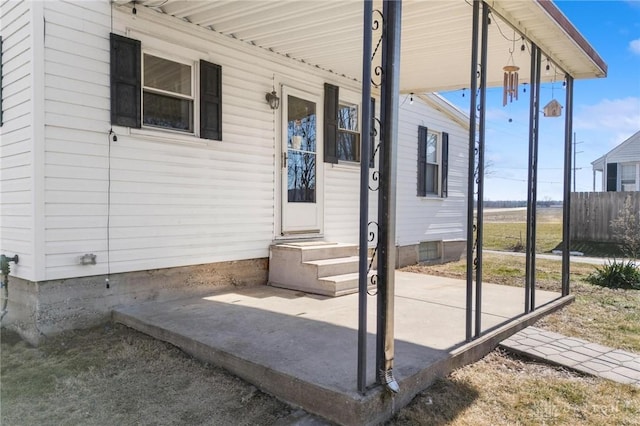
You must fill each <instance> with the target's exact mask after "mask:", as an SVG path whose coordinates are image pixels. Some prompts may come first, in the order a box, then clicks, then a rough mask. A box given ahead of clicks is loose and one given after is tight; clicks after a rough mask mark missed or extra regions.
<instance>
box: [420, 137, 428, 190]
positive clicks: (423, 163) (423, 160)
mask: <svg viewBox="0 0 640 426" xmlns="http://www.w3.org/2000/svg"><path fill="white" fill-rule="evenodd" d="M427 133H428V129H427V128H426V127H424V126H418V197H425V196H426V195H427V183H426V181H425V172H426V169H427Z"/></svg>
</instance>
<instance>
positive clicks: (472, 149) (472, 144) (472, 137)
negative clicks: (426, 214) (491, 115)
mask: <svg viewBox="0 0 640 426" xmlns="http://www.w3.org/2000/svg"><path fill="white" fill-rule="evenodd" d="M479 20H480V0H474V2H473V17H472V25H471V27H472V30H471V76H470V78H469V87H470V96H469V98H470V100H469V154H468V155H469V168H468V171H467V184H468V185H467V304H466V317H465V329H466V340H467V342H469V341H471V337H472V335H471V334H472V333H471V330H472V328H473V324H472V321H473V252H474V246H475V244H474V230H473V228H474V220H473V207H474V206H473V200H474V198H475V196H474V193H475V188H476V186H475V177H474V174H475V167H476V102H477V91H478V27H479Z"/></svg>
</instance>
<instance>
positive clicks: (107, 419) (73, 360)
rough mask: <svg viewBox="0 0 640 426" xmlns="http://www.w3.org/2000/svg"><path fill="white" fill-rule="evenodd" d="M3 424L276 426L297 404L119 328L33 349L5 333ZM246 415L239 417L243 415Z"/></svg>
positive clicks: (0, 419) (77, 335) (62, 338)
mask: <svg viewBox="0 0 640 426" xmlns="http://www.w3.org/2000/svg"><path fill="white" fill-rule="evenodd" d="M1 350H2V357H1V360H0V365H1V369H2V389H1V391H0V392H1V393H0V401H1V404H2V405H1V416H0V424H2V425H7V426H9V425H40V424H42V425H44V424H51V425H54V424H55V425H57V424H77V425H134V424H135V425H143V424H148V425H151V424H152V425H168V424H220V425H231V424H233V425H255V424H270V423H273V422H274V421H275V420H276V419H278V418H280V417H284V416H287V415H289V414H290V412H291V408H290V407H289V406H288V405H286V404H284V403H282V402H280V401H278V400H276V399H275V398H273V397H271V396H269V395H266V394H264V393H262V392H260V391H258V390H257V389H256V388H255V387H253V386H251V385H249V384H247V383H245V382H244V381H242V380H240V379H238V378H237V377H234V376H232V375H231V374H229V373H227V372H225V371H223V370H222V369H220V368H216V367H213V366H211V365H207V364H204V363H202V362H199V361H197V360H195V359H194V358H191V357H189V356H188V355H186V354H184V353H183V352H182V351H181V350H179V349H178V348H176V347H174V346H171V345H169V344H166V343H163V342H160V341H157V340H154V339H153V338H151V337H148V336H146V335H144V334H141V333H138V332H136V331H133V330H131V329H128V328H126V327H124V326H121V325H113V326H111V325H110V326H106V327H101V328H95V329H92V330H89V331H77V332H68V333H64V334H62V335H60V336H58V337H55V338H53V339H51V340H50V341H48V342H47V343H46V344H45V345H42V346H40V347H37V348H34V347H31V346H29V345H28V344H27V343H25V342H24V341H22V340H20V338H19V337H18V336H17V335H16V334H14V333H11V332H7V331H6V330H4V329H3V330H2V342H1ZM240 413H241V414H240Z"/></svg>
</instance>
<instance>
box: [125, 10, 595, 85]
mask: <svg viewBox="0 0 640 426" xmlns="http://www.w3.org/2000/svg"><path fill="white" fill-rule="evenodd" d="M113 1H114V2H115V3H116V4H126V3H131V2H130V1H128V0H113ZM380 3H381V2H380V1H374V7H378V8H379V9H381V4H380ZM136 4H137V5H144V6H147V7H149V8H152V9H154V10H157V11H159V12H162V13H165V14H168V15H172V16H174V17H176V18H179V19H182V20H185V21H188V22H190V23H192V24H194V25H198V26H201V27H204V28H208V29H210V30H213V31H216V32H218V33H220V34H224V35H227V36H229V37H232V38H235V39H238V40H241V41H243V42H245V43H248V44H252V45H256V46H259V47H262V48H264V49H267V50H270V51H273V52H276V53H278V54H281V55H285V56H287V57H291V58H293V59H296V60H298V61H301V62H305V63H308V64H310V65H311V66H317V67H320V68H323V69H326V70H330V71H332V72H333V73H336V74H339V75H344V76H346V77H349V78H352V79H355V80H360V79H361V74H362V72H361V69H362V34H363V31H362V22H363V17H362V14H363V2H362V1H355V0H352V1H343V0H340V1H336V0H324V1H316V2H310V1H296V0H276V1H265V0H245V1H233V0H216V1H201V0H137V1H136ZM487 4H489V6H490V7H491V8H492V10H493V12H492V16H491V18H492V25H489V49H488V62H487V63H488V73H487V86H489V87H491V86H501V85H502V83H503V70H502V67H503V66H504V65H507V61H508V60H509V49H513V47H514V42H513V41H511V40H512V39H514V35H515V39H517V41H516V42H515V48H516V51H515V52H514V59H515V63H516V65H518V66H519V67H520V71H519V74H520V82H521V83H522V82H528V79H529V75H530V70H529V66H530V59H529V55H528V52H527V51H526V50H525V52H521V51H520V47H521V45H522V43H521V41H520V37H521V36H524V38H525V39H527V40H530V41H531V42H533V43H535V44H536V45H537V46H538V47H539V48H540V49H541V50H542V52H543V54H544V56H543V59H545V60H546V57H548V58H549V61H550V64H551V72H550V73H548V74H547V73H543V74H544V75H543V76H542V80H543V81H545V80H546V81H552V80H554V79H555V80H556V81H558V80H562V79H563V78H564V73H565V72H566V73H568V74H569V75H571V76H572V77H573V78H574V79H588V78H597V77H606V74H607V65H606V63H605V62H604V61H603V60H602V58H601V57H600V56H599V55H598V54H597V52H596V51H595V50H594V49H593V47H591V46H590V45H589V43H588V42H587V41H586V40H585V39H584V37H583V36H582V35H581V34H580V33H579V32H578V31H577V29H576V28H575V27H574V26H573V25H572V24H571V23H570V22H569V21H568V19H567V18H566V17H565V16H564V15H563V14H562V12H561V11H560V10H559V9H558V8H557V7H556V6H555V5H554V4H553V2H552V1H550V0H526V1H512V0H489V1H487ZM471 12H472V7H471V2H469V1H465V0H455V1H454V0H448V1H420V0H405V1H404V2H403V12H402V41H401V55H400V56H401V66H400V72H401V73H400V91H401V92H402V93H410V92H413V93H427V92H434V91H446V90H455V89H462V88H465V87H468V86H469V79H470V58H471ZM374 36H375V34H374ZM375 41H376V39H375V37H374V44H375ZM378 56H379V55H378ZM545 64H546V62H545Z"/></svg>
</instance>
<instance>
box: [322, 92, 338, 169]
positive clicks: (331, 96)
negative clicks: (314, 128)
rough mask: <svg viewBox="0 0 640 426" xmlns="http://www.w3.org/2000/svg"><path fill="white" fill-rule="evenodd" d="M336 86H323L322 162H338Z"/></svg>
mask: <svg viewBox="0 0 640 426" xmlns="http://www.w3.org/2000/svg"><path fill="white" fill-rule="evenodd" d="M339 90H340V89H339V88H338V86H334V85H332V84H329V83H325V84H324V161H325V163H334V164H335V163H337V162H338V150H337V140H338V103H339V99H340V93H339Z"/></svg>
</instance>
